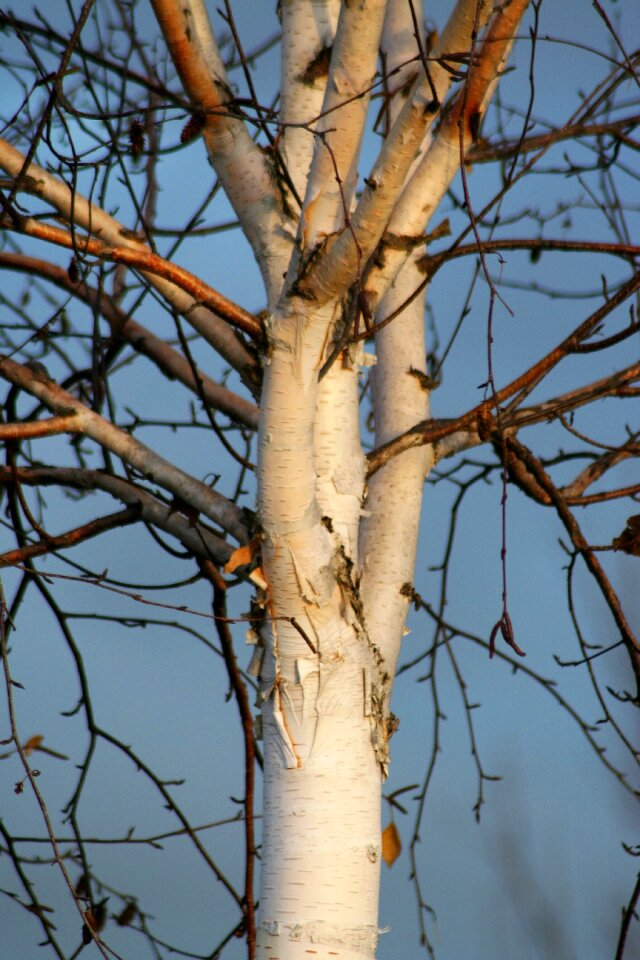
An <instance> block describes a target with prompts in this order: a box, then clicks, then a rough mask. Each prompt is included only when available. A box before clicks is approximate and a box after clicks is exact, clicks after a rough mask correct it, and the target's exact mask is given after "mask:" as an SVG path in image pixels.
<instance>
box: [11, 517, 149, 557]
mask: <svg viewBox="0 0 640 960" xmlns="http://www.w3.org/2000/svg"><path fill="white" fill-rule="evenodd" d="M139 519H140V511H139V510H138V508H137V507H127V508H126V509H125V510H119V511H118V512H117V513H112V514H109V516H106V517H98V518H97V519H96V520H90V521H89V522H88V523H84V524H82V526H80V527H75V528H74V529H73V530H68V531H67V532H66V533H59V534H57V535H56V536H47V538H46V540H40V541H39V542H38V543H32V544H30V545H29V546H26V547H19V548H17V549H16V550H8V551H7V552H6V553H3V554H0V567H10V566H12V565H13V564H15V563H25V561H26V560H30V559H32V558H33V557H42V556H44V554H46V553H52V552H53V551H54V550H64V549H65V548H67V547H74V546H76V544H78V543H83V542H84V541H85V540H89V539H90V538H91V537H97V536H98V535H99V534H101V533H104V532H105V531H106V530H113V529H114V528H115V527H126V526H128V525H129V524H130V523H135V522H136V521H138V520H139Z"/></svg>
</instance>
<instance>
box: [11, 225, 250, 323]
mask: <svg viewBox="0 0 640 960" xmlns="http://www.w3.org/2000/svg"><path fill="white" fill-rule="evenodd" d="M2 225H3V226H4V227H5V229H14V230H18V231H19V232H20V233H23V234H25V235H26V236H29V237H35V238H37V239H38V240H46V241H47V242H48V243H54V244H56V245H57V246H60V247H66V249H68V250H73V251H74V252H77V253H79V254H80V255H81V256H86V255H88V254H91V255H92V256H95V257H98V258H99V259H100V260H109V261H111V262H113V263H124V264H126V266H128V267H134V268H135V269H137V270H141V271H143V272H145V273H153V274H155V275H157V276H159V277H162V279H163V280H167V281H169V283H172V284H174V285H175V286H177V287H179V288H180V289H181V290H184V291H185V293H189V294H190V295H191V296H192V297H193V298H194V300H195V301H196V303H198V304H199V305H201V306H205V307H208V308H209V309H210V310H214V311H215V312H216V313H217V314H218V315H219V316H221V317H222V318H223V319H224V320H226V321H227V322H228V323H231V324H232V326H235V327H238V329H240V330H242V331H243V332H244V333H247V334H249V336H251V337H254V338H256V337H259V336H260V335H261V327H260V323H259V321H258V320H257V319H256V318H255V317H254V315H253V314H252V313H248V311H246V310H243V308H242V307H239V306H238V305H237V304H235V303H233V302H232V301H231V300H228V299H227V297H225V296H223V294H221V293H218V291H217V290H214V289H213V287H210V286H209V285H208V284H206V283H204V282H203V281H202V280H200V279H199V278H198V277H196V276H194V275H193V274H192V273H190V272H189V271H188V270H185V269H184V268H183V267H179V266H177V265H176V264H174V263H169V261H168V260H165V259H164V258H163V257H159V256H158V254H156V253H151V252H150V251H148V250H145V249H135V248H131V247H118V246H112V245H111V244H109V243H103V242H102V241H100V240H94V239H92V238H91V237H87V236H82V235H80V234H78V233H76V234H72V233H70V232H68V231H67V230H62V229H61V228H60V227H53V226H50V225H49V224H45V223H41V222H38V221H37V220H33V219H31V218H25V219H24V220H20V221H18V222H17V223H15V222H13V221H12V220H10V219H7V218H5V221H4V223H3V224H2Z"/></svg>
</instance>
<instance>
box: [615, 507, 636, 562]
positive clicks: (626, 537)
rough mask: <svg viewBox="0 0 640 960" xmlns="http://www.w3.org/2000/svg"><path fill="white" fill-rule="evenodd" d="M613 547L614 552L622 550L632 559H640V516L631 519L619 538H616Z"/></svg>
mask: <svg viewBox="0 0 640 960" xmlns="http://www.w3.org/2000/svg"><path fill="white" fill-rule="evenodd" d="M611 546H612V547H613V549H614V550H622V551H623V552H624V553H628V554H630V555H631V556H632V557H640V514H639V513H636V514H635V516H633V517H629V519H628V520H627V525H626V527H625V528H624V530H623V531H622V533H621V534H620V536H619V537H615V538H614V539H613V540H612V542H611Z"/></svg>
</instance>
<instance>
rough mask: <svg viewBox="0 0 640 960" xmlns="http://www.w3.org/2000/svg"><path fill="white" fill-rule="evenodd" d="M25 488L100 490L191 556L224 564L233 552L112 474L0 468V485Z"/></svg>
mask: <svg viewBox="0 0 640 960" xmlns="http://www.w3.org/2000/svg"><path fill="white" fill-rule="evenodd" d="M16 481H17V482H18V483H21V484H23V485H25V486H32V487H41V486H42V487H45V486H60V487H69V488H70V489H72V490H85V491H92V490H103V491H104V492H105V493H108V494H110V495H111V496H112V497H114V498H115V499H116V500H119V501H120V502H122V503H125V504H127V506H128V507H131V508H132V509H133V510H135V511H137V514H138V517H139V519H140V520H141V521H144V522H145V523H149V524H152V525H153V526H155V527H158V528H159V529H160V530H164V531H165V533H169V534H171V535H172V536H174V537H175V538H176V539H177V540H178V541H179V542H180V543H182V544H183V546H185V547H186V548H187V549H189V550H191V551H192V552H193V553H194V554H195V556H202V557H205V558H206V559H211V560H213V561H214V562H216V563H226V562H227V561H228V559H229V557H230V556H231V553H232V552H233V548H232V547H231V545H230V544H228V543H226V542H225V541H224V540H223V539H222V538H221V537H220V536H219V535H217V534H215V533H214V532H213V531H212V530H211V529H210V528H209V527H207V526H205V525H204V524H203V523H201V522H200V521H198V520H194V519H193V517H188V516H186V515H185V514H184V513H181V512H180V507H179V506H177V505H174V504H173V503H169V504H167V503H163V502H162V501H161V500H158V499H157V498H156V497H154V496H153V495H152V494H151V493H149V492H148V491H147V490H145V489H143V488H142V487H140V486H138V485H136V484H134V483H131V482H130V481H129V480H125V479H124V478H122V477H116V476H114V475H113V474H108V473H104V472H103V471H101V470H84V469H81V468H79V467H43V466H37V467H14V468H12V467H4V466H0V486H8V485H9V484H11V483H15V482H16Z"/></svg>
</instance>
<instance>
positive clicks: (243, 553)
mask: <svg viewBox="0 0 640 960" xmlns="http://www.w3.org/2000/svg"><path fill="white" fill-rule="evenodd" d="M259 546H260V541H259V539H258V538H257V537H254V539H253V540H250V541H249V543H245V544H244V545H243V546H241V547H238V549H237V550H234V551H233V553H232V554H231V556H230V557H229V559H228V561H227V562H226V563H225V565H224V567H223V569H224V572H225V573H233V572H234V570H237V569H238V567H246V566H247V565H248V564H250V563H251V562H252V560H253V558H254V557H255V555H256V554H257V552H258V549H259Z"/></svg>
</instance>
